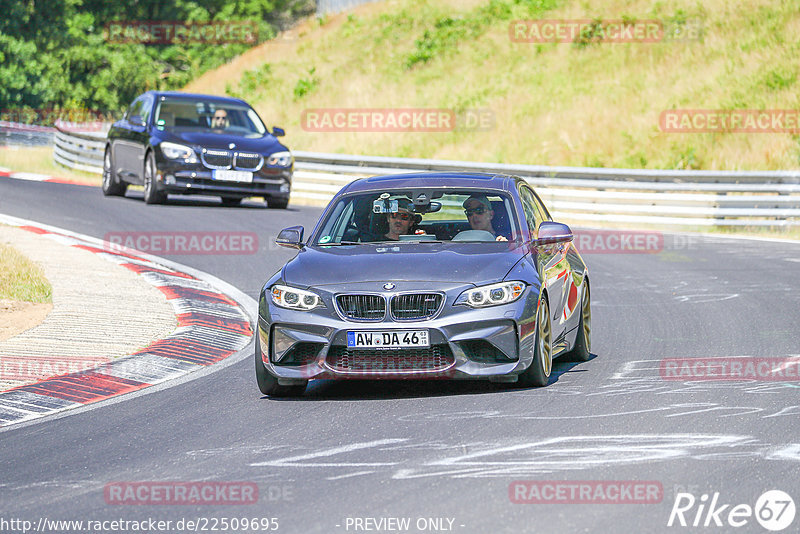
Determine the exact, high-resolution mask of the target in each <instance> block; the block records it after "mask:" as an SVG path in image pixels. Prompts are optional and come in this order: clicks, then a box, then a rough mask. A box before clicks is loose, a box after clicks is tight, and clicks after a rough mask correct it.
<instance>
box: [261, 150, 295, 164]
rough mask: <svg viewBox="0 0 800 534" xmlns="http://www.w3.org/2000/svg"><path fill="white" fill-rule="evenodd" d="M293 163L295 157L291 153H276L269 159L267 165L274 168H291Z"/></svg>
mask: <svg viewBox="0 0 800 534" xmlns="http://www.w3.org/2000/svg"><path fill="white" fill-rule="evenodd" d="M292 163H294V157H293V156H292V153H291V152H275V153H274V154H270V156H269V157H268V158H267V165H272V166H273V167H289V166H291V165H292Z"/></svg>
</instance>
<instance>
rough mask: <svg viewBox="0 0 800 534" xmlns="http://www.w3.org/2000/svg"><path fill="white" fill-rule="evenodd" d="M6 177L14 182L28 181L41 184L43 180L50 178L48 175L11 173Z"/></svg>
mask: <svg viewBox="0 0 800 534" xmlns="http://www.w3.org/2000/svg"><path fill="white" fill-rule="evenodd" d="M8 177H9V178H14V179H16V180H30V181H32V182H43V181H44V180H49V179H50V178H52V176H50V175H47V174H37V173H35V172H13V173H11V174H10V175H9V176H8Z"/></svg>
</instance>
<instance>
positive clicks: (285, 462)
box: [250, 438, 408, 467]
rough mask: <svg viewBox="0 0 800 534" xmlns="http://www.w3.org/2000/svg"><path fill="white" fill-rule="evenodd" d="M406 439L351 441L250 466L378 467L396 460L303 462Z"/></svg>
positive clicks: (391, 463)
mask: <svg viewBox="0 0 800 534" xmlns="http://www.w3.org/2000/svg"><path fill="white" fill-rule="evenodd" d="M406 441H408V440H407V439H405V438H392V439H379V440H376V441H367V442H362V443H351V444H350V445H343V446H341V447H333V448H332V449H324V450H321V451H318V452H312V453H309V454H301V455H298V456H290V457H288V458H280V459H278V460H271V461H268V462H256V463H252V464H250V467H266V466H270V467H290V466H292V467H361V466H363V467H379V466H389V465H396V464H397V462H375V463H364V462H356V463H341V462H334V463H316V462H305V461H304V460H312V459H314V458H323V457H330V456H335V455H337V454H344V453H348V452H353V451H357V450H362V449H370V448H373V447H379V446H381V445H391V444H394V443H403V442H406Z"/></svg>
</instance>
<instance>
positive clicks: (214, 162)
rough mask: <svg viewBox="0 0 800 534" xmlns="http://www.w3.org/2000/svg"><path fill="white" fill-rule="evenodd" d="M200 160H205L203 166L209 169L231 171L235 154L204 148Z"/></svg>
mask: <svg viewBox="0 0 800 534" xmlns="http://www.w3.org/2000/svg"><path fill="white" fill-rule="evenodd" d="M200 158H201V159H202V160H203V165H205V166H206V167H208V168H209V169H230V168H231V162H232V160H233V154H232V153H231V152H228V151H227V150H212V149H209V148H204V149H203V150H202V151H201V152H200Z"/></svg>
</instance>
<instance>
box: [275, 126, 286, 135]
mask: <svg viewBox="0 0 800 534" xmlns="http://www.w3.org/2000/svg"><path fill="white" fill-rule="evenodd" d="M272 135H273V136H274V137H283V136H284V135H286V132H284V131H283V128H281V127H279V126H273V127H272Z"/></svg>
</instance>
